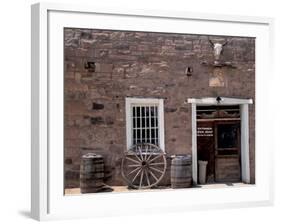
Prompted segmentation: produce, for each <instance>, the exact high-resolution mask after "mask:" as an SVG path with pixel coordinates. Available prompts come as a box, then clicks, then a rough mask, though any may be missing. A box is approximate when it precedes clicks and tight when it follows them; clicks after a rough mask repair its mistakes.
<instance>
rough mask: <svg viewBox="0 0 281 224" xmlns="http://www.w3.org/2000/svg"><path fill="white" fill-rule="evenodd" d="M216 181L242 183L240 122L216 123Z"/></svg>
mask: <svg viewBox="0 0 281 224" xmlns="http://www.w3.org/2000/svg"><path fill="white" fill-rule="evenodd" d="M214 131H215V181H216V182H238V181H241V165H240V164H241V162H240V158H241V149H240V148H241V147H240V145H241V144H240V121H216V122H215V124H214Z"/></svg>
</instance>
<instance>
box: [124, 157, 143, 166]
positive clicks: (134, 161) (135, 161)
mask: <svg viewBox="0 0 281 224" xmlns="http://www.w3.org/2000/svg"><path fill="white" fill-rule="evenodd" d="M126 159H128V160H130V161H132V162H133V163H136V164H140V162H139V161H137V160H134V159H132V158H130V157H128V156H127V157H126Z"/></svg>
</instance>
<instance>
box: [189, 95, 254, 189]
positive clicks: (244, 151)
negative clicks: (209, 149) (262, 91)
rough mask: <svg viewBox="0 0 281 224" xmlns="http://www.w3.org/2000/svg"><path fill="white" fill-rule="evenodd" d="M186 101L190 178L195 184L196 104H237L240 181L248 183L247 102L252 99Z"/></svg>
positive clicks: (222, 98)
mask: <svg viewBox="0 0 281 224" xmlns="http://www.w3.org/2000/svg"><path fill="white" fill-rule="evenodd" d="M187 102H188V103H191V110H192V112H191V113H192V114H191V116H192V179H193V182H194V183H195V184H197V131H196V125H197V119H196V106H211V105H239V106H240V114H241V171H242V181H243V182H244V183H250V155H249V106H248V105H249V104H252V103H253V100H252V99H239V98H229V97H220V101H219V102H218V101H217V98H215V97H205V98H198V99H195V98H189V99H187Z"/></svg>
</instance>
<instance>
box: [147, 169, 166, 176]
mask: <svg viewBox="0 0 281 224" xmlns="http://www.w3.org/2000/svg"><path fill="white" fill-rule="evenodd" d="M150 169H152V170H154V171H157V172H158V173H161V175H162V174H163V173H164V172H163V171H162V170H159V169H157V168H155V167H150Z"/></svg>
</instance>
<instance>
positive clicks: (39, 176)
mask: <svg viewBox="0 0 281 224" xmlns="http://www.w3.org/2000/svg"><path fill="white" fill-rule="evenodd" d="M273 24H274V21H273V19H271V18H262V17H248V16H232V15H215V14H202V13H189V12H180V11H178V12H167V11H146V10H130V11H128V10H126V9H102V8H99V9H98V8H96V7H91V6H79V5H63V4H50V3H38V4H35V5H32V173H31V175H32V184H31V185H32V189H31V192H32V198H31V214H32V217H33V218H34V219H37V220H50V219H62V218H81V217H100V216H115V215H126V214H128V213H129V214H141V213H146V214H147V213H160V212H161V213H164V212H175V211H177V212H181V211H186V210H196V209H209V208H226V207H227V208H233V207H249V206H261V205H271V204H272V203H273V175H272V173H273V158H272V151H273V146H272V144H273V143H272V141H270V135H269V130H270V124H269V123H270V122H269V121H270V120H269V118H270V107H269V105H268V101H267V98H268V97H269V93H268V92H269V89H270V85H271V83H270V80H271V77H272V76H273V72H272V69H271V67H272V65H271V60H272V52H273ZM63 27H78V28H104V29H119V30H141V31H166V32H167V31H170V32H181V33H197V34H199V33H203V34H220V35H229V36H231V35H234V36H236V35H237V36H239V35H241V36H252V37H256V99H255V100H256V102H257V103H256V104H255V105H256V184H255V185H252V186H246V187H237V188H235V187H234V188H231V189H230V188H225V189H183V190H168V191H165V192H161V191H157V192H155V191H154V192H139V193H113V194H98V195H97V194H93V195H82V196H64V193H63V125H62V124H63V108H62V105H63V103H62V100H63V57H62V56H63V47H62V46H63V45H62V44H63V36H62V31H63ZM128 204H131V205H133V206H128Z"/></svg>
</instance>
